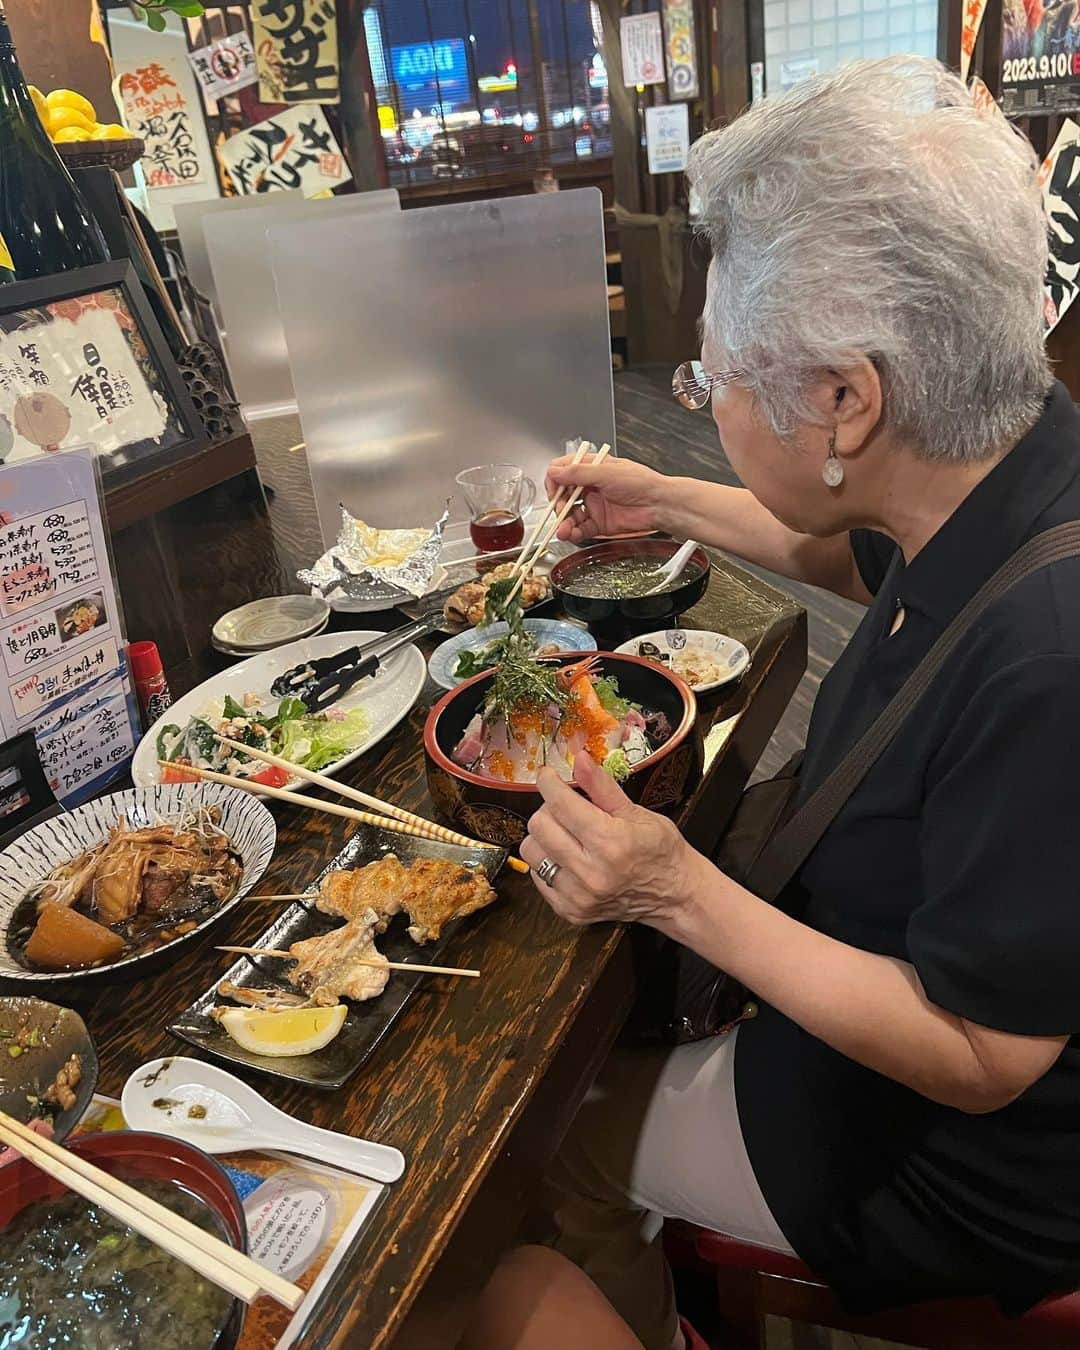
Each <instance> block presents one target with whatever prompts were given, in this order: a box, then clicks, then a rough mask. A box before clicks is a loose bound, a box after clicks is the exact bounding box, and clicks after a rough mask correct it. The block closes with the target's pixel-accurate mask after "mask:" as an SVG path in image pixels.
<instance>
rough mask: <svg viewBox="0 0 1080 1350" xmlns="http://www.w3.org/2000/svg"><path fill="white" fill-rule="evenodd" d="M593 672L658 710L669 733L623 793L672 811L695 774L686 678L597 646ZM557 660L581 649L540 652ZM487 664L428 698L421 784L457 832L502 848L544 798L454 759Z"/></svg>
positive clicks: (515, 841)
mask: <svg viewBox="0 0 1080 1350" xmlns="http://www.w3.org/2000/svg"><path fill="white" fill-rule="evenodd" d="M595 655H596V656H597V657H598V658H599V660H600V673H601V674H603V675H613V676H614V677H615V679H616V680H618V683H619V692H620V694H622V696H623V697H624V698H628V699H630V700H631V701H632V702H634V703H638V704H640V705H641V706H642V707H643V708H644V709H645V710H646V711H647V712H662V713H664V714H665V715H666V717H667V719H668V721H669V722H670V723H671V726H672V728H673V731H672V735H671V738H670V739H669V740H667V741H666V742H665V743H664V744H663V745H662V746H660V748H659V749H658V750H656V751H654V753H653V754H651V755H649V756H648V757H647V758H646V759H643V760H642V761H641V763H640V764H638V765H636V766H635V767H634V769H633V770H632V771H631V774H630V777H629V778H628V779H627V780H626V782H625V783H624V784H623V789H624V791H625V792H626V793H627V794H628V795H629V796H630V798H631V799H632V800H633V801H635V802H638V803H639V804H640V805H642V806H647V807H648V808H649V809H650V810H653V811H663V812H666V813H673V812H675V811H677V810H678V808H679V807H680V806H681V805H682V804H683V802H685V800H686V798H687V797H688V796H689V794H690V793H691V792H692V791H693V789H694V787H695V785H696V784H697V781H698V779H699V778H700V776H701V765H702V745H701V737H700V735H699V734H698V732H697V726H696V722H697V702H696V700H695V698H694V694H693V691H692V690H691V689H690V687H689V685H687V684H685V683H684V682H683V681H682V680H681V679H679V677H678V676H677V675H675V674H673V673H672V672H671V671H668V670H665V669H663V667H661V666H658V665H656V664H655V663H654V662H652V661H646V660H643V659H642V658H641V657H640V656H628V655H624V654H623V653H617V652H597V653H595ZM545 659H546V660H547V661H550V662H552V663H554V664H558V665H569V664H571V663H573V662H575V661H581V660H582V655H581V653H580V652H563V653H561V654H560V655H557V656H552V657H548V658H545ZM492 678H493V672H492V671H485V672H484V673H483V674H482V675H476V676H474V677H473V678H472V679H471V680H466V681H465V682H464V684H459V685H458V686H457V688H455V689H451V691H450V692H449V693H448V694H444V695H443V697H442V698H441V699H440V700H439V701H438V703H436V704H435V706H434V707H433V708H432V710H431V712H430V713H429V714H428V718H427V722H426V723H425V725H424V754H425V759H426V763H427V780H428V789H429V791H430V792H431V797H432V800H433V801H434V803H435V805H436V807H437V808H438V811H439V815H440V816H441V817H442V818H443V819H444V820H445V821H446V822H447V823H448V824H450V825H452V826H453V827H454V828H455V829H457V830H460V831H461V833H462V834H467V835H470V836H471V837H472V838H474V839H483V840H485V841H486V842H487V843H489V844H498V845H499V846H500V847H502V848H511V849H513V848H517V847H518V845H519V844H520V843H521V841H522V840H523V839H524V838H525V833H526V830H527V829H528V824H529V817H530V816H531V815H532V814H533V812H534V811H536V810H538V809H539V807H540V806H541V804H542V801H543V799H542V798H541V796H540V793H539V792H538V791H537V790H536V785H535V784H534V783H507V782H505V781H504V780H503V779H501V778H487V777H485V776H483V775H482V774H478V773H473V772H472V771H471V770H469V769H466V768H463V767H462V766H461V765H460V764H455V763H454V761H453V759H452V758H451V754H452V752H453V749H454V746H455V745H457V743H458V741H459V740H460V739H461V735H462V733H463V732H464V730H465V728H466V727H467V726H468V724H469V722H470V721H471V720H472V718H473V715H474V713H476V712H477V711H478V710H479V707H480V704H481V703H482V702H483V700H484V697H485V695H486V694H487V692H488V689H489V687H490V685H491V681H492Z"/></svg>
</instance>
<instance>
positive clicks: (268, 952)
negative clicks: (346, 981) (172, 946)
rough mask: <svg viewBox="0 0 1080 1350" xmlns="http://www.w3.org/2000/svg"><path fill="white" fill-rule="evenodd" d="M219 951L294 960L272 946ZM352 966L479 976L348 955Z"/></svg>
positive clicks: (452, 968)
mask: <svg viewBox="0 0 1080 1350" xmlns="http://www.w3.org/2000/svg"><path fill="white" fill-rule="evenodd" d="M218 951H219V952H234V953H235V954H236V955H237V956H276V957H278V958H279V959H280V960H282V961H295V960H296V959H297V958H296V957H295V956H293V954H292V952H283V951H279V950H276V949H275V948H273V947H219V948H218ZM349 961H350V963H351V964H352V965H354V966H370V967H371V969H372V970H411V971H413V972H414V973H415V974H417V975H465V976H468V978H469V979H471V980H477V979H479V978H480V972H479V971H478V970H463V969H461V968H460V967H459V966H422V965H419V964H418V963H417V962H416V961H362V960H359V959H356V958H354V957H350V958H349Z"/></svg>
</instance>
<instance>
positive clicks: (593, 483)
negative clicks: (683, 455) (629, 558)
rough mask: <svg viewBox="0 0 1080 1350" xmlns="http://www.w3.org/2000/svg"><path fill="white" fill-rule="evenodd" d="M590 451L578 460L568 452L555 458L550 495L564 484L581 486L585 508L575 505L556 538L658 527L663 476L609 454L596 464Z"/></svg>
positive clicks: (578, 538) (591, 536) (578, 539)
mask: <svg viewBox="0 0 1080 1350" xmlns="http://www.w3.org/2000/svg"><path fill="white" fill-rule="evenodd" d="M593 458H594V456H592V455H590V456H588V457H587V458H586V459H584V460H582V462H581V463H580V464H576V465H575V464H572V463H571V458H570V457H569V456H564V457H563V458H562V459H556V460H553V461H552V463H551V464H550V465H549V467H548V471H547V478H546V480H545V484H544V486H545V488H546V489H547V495H548V497H549V498H550V497H554V496H555V494H556V493H557V492H558V491H559V490H560V489H561V488H566V487H571V488H573V487H584V489H585V491H584V492H583V493H582V494H581V501H582V502H583V503H584V509H582V508H578V507H575V508H574V510H573V511H571V512H570V514H569V516H567V518H566V519H565V520H564V521H563V523H562V524H561V525H560V526H559V538H560V539H569V540H571V541H572V542H573V543H575V544H580V543H583V542H584V541H585V540H587V539H595V538H596V536H597V535H598V534H634V533H641V532H644V531H648V530H655V529H659V528H660V522H659V520H658V519H657V509H656V508H657V503H658V500H659V497H660V493H661V491H662V488H663V484H664V475H663V474H659V473H656V472H655V470H653V469H647V468H646V467H645V465H644V464H635V463H634V462H633V461H632V460H628V459H607V460H605V461H604V462H603V464H600V465H594V464H593V463H592V460H593Z"/></svg>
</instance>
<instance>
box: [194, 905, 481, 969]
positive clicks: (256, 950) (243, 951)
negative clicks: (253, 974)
mask: <svg viewBox="0 0 1080 1350" xmlns="http://www.w3.org/2000/svg"><path fill="white" fill-rule="evenodd" d="M275 898H276V897H275ZM218 951H219V952H234V953H235V954H236V955H237V956H276V957H277V958H278V959H279V960H282V961H295V960H296V959H297V958H296V957H295V956H293V954H292V952H285V951H280V950H278V949H276V948H273V947H219V948H218ZM349 960H350V962H351V964H352V965H354V966H368V967H370V968H371V969H372V970H411V971H412V972H413V973H414V974H416V975H466V976H468V977H469V979H472V980H477V979H479V978H480V972H479V971H478V970H464V969H462V968H461V967H460V966H422V965H420V964H419V963H418V962H416V961H361V960H357V959H354V958H353V957H350V958H349Z"/></svg>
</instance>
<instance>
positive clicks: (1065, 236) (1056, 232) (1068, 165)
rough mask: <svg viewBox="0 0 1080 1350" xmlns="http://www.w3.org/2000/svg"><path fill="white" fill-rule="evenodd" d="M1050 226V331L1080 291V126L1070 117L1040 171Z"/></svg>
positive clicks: (1047, 302) (1047, 306)
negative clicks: (1079, 275) (1079, 290)
mask: <svg viewBox="0 0 1080 1350" xmlns="http://www.w3.org/2000/svg"><path fill="white" fill-rule="evenodd" d="M1039 182H1040V183H1041V184H1042V190H1043V202H1044V203H1045V206H1046V216H1047V220H1048V221H1049V223H1050V261H1049V265H1048V268H1047V276H1046V296H1045V300H1044V311H1045V314H1046V326H1047V331H1049V330H1050V329H1052V328H1055V327H1056V326H1057V324H1058V322H1059V321H1060V319H1061V316H1062V315H1063V314H1064V313H1065V311H1066V310H1067V309H1068V308H1069V306H1070V305H1071V304H1072V302H1073V301H1074V300H1075V299H1076V292H1077V289H1078V288H1080V277H1078V273H1080V126H1078V125H1077V124H1076V123H1075V122H1074V121H1073V120H1072V118H1071V117H1067V118H1066V119H1065V121H1064V123H1063V124H1062V127H1061V130H1060V131H1059V132H1058V137H1057V140H1056V141H1055V142H1054V144H1053V146H1052V148H1051V150H1050V153H1049V155H1047V157H1046V159H1045V160H1044V161H1043V165H1042V168H1041V169H1040V170H1039Z"/></svg>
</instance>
